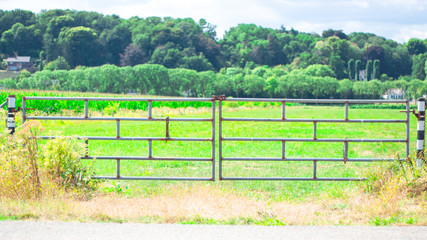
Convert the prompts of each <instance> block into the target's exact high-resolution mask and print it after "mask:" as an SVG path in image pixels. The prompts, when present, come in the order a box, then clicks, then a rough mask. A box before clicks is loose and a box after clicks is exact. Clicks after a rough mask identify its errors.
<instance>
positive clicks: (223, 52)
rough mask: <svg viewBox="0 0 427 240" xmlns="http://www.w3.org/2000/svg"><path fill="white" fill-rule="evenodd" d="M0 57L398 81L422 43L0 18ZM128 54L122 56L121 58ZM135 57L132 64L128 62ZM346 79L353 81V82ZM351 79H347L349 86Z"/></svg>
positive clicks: (157, 23)
mask: <svg viewBox="0 0 427 240" xmlns="http://www.w3.org/2000/svg"><path fill="white" fill-rule="evenodd" d="M0 26H1V27H0V55H3V58H5V57H8V56H13V55H14V54H15V53H16V54H18V55H21V56H22V55H30V56H32V57H34V58H36V59H37V61H38V63H39V64H38V67H39V70H41V68H43V66H44V65H46V64H47V63H48V62H51V61H54V60H56V59H57V58H58V57H59V56H63V57H64V58H65V59H66V61H67V63H68V64H69V66H70V67H71V68H74V67H76V66H79V65H82V66H100V65H103V64H114V65H122V66H128V65H130V66H133V65H137V64H142V63H151V64H160V65H163V66H165V67H167V68H188V69H194V70H196V71H209V70H213V71H219V70H220V69H221V68H224V67H240V68H244V67H245V66H256V65H267V66H270V67H272V66H277V65H289V66H290V67H291V68H293V69H295V68H305V67H307V66H309V65H313V64H323V65H329V66H330V67H331V69H332V70H333V71H334V72H335V75H336V77H337V78H338V79H343V78H348V76H349V74H350V73H353V72H352V71H353V70H350V69H349V68H348V62H349V61H350V60H351V59H353V61H361V65H362V66H363V67H362V66H359V67H360V69H365V67H364V66H366V64H367V62H368V61H369V60H372V61H374V60H379V61H380V62H381V66H380V69H379V73H377V72H376V75H378V76H380V75H381V74H386V75H387V76H388V77H391V78H394V79H397V78H398V77H399V76H404V75H408V74H410V73H411V66H412V56H417V55H419V54H423V53H425V52H426V50H427V45H426V42H425V40H424V41H423V40H420V39H410V40H409V41H408V43H407V44H404V45H402V44H399V43H397V42H395V41H393V40H390V39H385V38H383V37H380V36H376V35H375V34H371V33H363V32H359V33H356V32H355V33H351V34H348V35H346V34H345V33H344V32H343V31H341V30H332V29H328V30H326V31H324V32H323V33H322V35H318V34H313V33H303V32H299V31H297V30H294V29H290V30H287V29H285V28H283V27H282V28H281V29H271V28H264V27H261V26H257V25H255V24H239V25H238V26H235V27H232V28H230V29H229V30H228V31H227V32H226V33H225V35H224V37H223V38H222V39H220V40H218V38H217V37H216V31H215V27H216V26H214V25H212V24H210V23H207V22H206V21H205V20H204V19H200V20H199V21H195V20H193V19H191V18H185V19H179V18H178V19H174V18H171V17H165V18H161V17H148V18H139V17H132V18H130V19H122V18H120V17H119V16H117V15H106V16H104V15H102V14H100V13H96V12H86V11H74V10H59V9H56V10H49V11H46V10H44V11H42V12H40V13H38V14H35V13H32V12H30V11H25V10H13V11H2V10H0ZM126 49H127V51H125V50H126ZM135 56H136V59H135ZM352 75H353V74H352ZM352 78H353V77H350V79H352Z"/></svg>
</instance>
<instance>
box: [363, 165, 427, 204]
mask: <svg viewBox="0 0 427 240" xmlns="http://www.w3.org/2000/svg"><path fill="white" fill-rule="evenodd" d="M367 178H368V180H367V181H365V182H364V185H363V186H364V188H365V190H366V191H367V192H371V193H374V194H382V193H383V191H384V190H386V189H387V190H390V189H394V190H395V192H397V193H400V194H402V193H403V194H405V195H407V196H408V197H416V196H423V195H424V196H425V197H427V195H426V194H427V163H426V162H424V164H423V167H422V168H419V167H417V166H416V163H415V157H409V158H408V159H406V160H396V161H394V162H391V163H387V164H386V165H385V166H380V167H377V168H373V169H372V170H370V171H369V172H368V173H367Z"/></svg>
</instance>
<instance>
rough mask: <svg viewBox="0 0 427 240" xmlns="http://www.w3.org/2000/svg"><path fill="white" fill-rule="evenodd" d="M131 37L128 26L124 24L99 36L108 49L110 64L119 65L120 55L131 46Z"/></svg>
mask: <svg viewBox="0 0 427 240" xmlns="http://www.w3.org/2000/svg"><path fill="white" fill-rule="evenodd" d="M131 37H132V34H131V32H130V30H129V28H128V26H126V25H124V24H122V25H117V26H115V27H114V28H113V29H112V30H109V29H105V30H104V32H103V34H102V35H101V39H102V40H101V41H102V42H103V43H104V45H105V47H106V49H108V52H109V53H110V56H108V59H109V61H110V62H111V63H113V64H115V65H119V64H121V63H120V60H121V58H122V57H121V56H122V55H121V54H122V53H123V52H124V51H125V48H126V47H128V46H129V45H130V44H131V42H132V39H131ZM141 52H142V51H141ZM134 65H136V64H134ZM132 66H133V65H132Z"/></svg>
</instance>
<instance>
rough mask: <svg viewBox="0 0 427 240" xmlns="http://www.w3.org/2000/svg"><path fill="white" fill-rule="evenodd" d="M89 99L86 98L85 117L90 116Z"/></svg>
mask: <svg viewBox="0 0 427 240" xmlns="http://www.w3.org/2000/svg"><path fill="white" fill-rule="evenodd" d="M88 102H89V101H88V100H87V99H85V118H88V117H89V103H88Z"/></svg>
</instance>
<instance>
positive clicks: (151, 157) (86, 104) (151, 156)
mask: <svg viewBox="0 0 427 240" xmlns="http://www.w3.org/2000/svg"><path fill="white" fill-rule="evenodd" d="M28 100H41V101H59V100H60V101H84V113H83V116H80V117H62V116H28V115H27V113H26V111H27V107H26V105H27V101H28ZM89 101H139V102H148V117H91V116H90V113H89V110H90V109H89ZM171 101H172V102H211V103H212V116H211V118H169V117H165V118H164V117H162V118H155V117H153V102H171ZM22 117H23V119H22V121H23V123H24V122H25V121H26V120H45V121H47V120H66V121H111V122H115V124H116V136H108V137H93V136H80V137H78V138H79V139H82V140H85V144H86V156H84V157H82V158H81V159H96V160H116V176H95V177H94V178H96V179H117V180H187V181H192V180H198V181H215V100H214V99H211V98H95V97H92V98H81V97H24V98H23V100H22ZM123 121H143V122H159V121H163V122H165V126H166V136H165V137H149V136H148V137H147V136H146V137H139V136H125V137H124V136H121V135H120V123H121V122H123ZM169 122H211V123H212V130H211V131H212V132H211V133H212V135H211V137H210V138H188V137H170V136H169V134H168V133H169V131H168V127H169ZM57 137H58V136H40V137H39V138H41V139H54V138H57ZM94 140H97V141H98V140H101V141H148V152H147V155H146V156H88V154H87V153H88V150H89V141H94ZM156 141H181V142H192V141H195V142H205V141H210V142H211V143H212V144H211V148H212V151H211V152H212V153H211V156H210V157H205V158H195V157H155V156H154V155H155V154H154V153H153V151H152V150H153V147H152V144H153V142H156ZM121 160H134V161H144V160H145V161H147V160H149V161H209V162H211V169H212V172H211V176H209V177H135V176H122V175H121V173H120V161H121Z"/></svg>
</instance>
